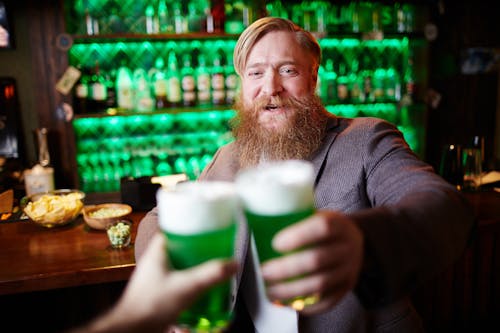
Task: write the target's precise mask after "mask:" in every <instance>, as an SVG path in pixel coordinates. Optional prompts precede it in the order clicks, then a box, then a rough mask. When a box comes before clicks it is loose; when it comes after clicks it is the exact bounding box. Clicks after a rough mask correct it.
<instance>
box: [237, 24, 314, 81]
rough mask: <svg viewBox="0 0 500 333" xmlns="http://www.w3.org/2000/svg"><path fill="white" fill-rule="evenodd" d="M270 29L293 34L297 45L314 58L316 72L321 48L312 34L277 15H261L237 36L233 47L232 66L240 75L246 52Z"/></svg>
mask: <svg viewBox="0 0 500 333" xmlns="http://www.w3.org/2000/svg"><path fill="white" fill-rule="evenodd" d="M272 31H288V32H293V33H294V34H295V38H296V39H297V42H298V43H299V45H300V46H301V47H302V48H304V49H305V50H307V51H308V52H309V53H310V54H311V55H312V58H313V59H314V63H313V64H312V70H313V73H317V71H318V68H319V64H320V63H321V48H320V46H319V44H318V41H317V40H316V38H314V36H313V35H312V34H311V33H310V32H308V31H306V30H304V29H302V28H301V27H299V26H298V25H296V24H295V23H293V22H292V21H290V20H287V19H283V18H279V17H263V18H261V19H258V20H256V21H255V22H253V23H252V24H251V25H250V26H248V28H246V29H245V31H243V32H242V34H241V35H240V37H239V38H238V42H237V43H236V46H235V48H234V68H235V70H236V73H238V74H239V75H240V76H241V75H242V73H243V70H244V68H245V66H246V62H247V58H248V54H249V53H250V51H251V50H252V48H253V47H254V45H255V44H256V43H257V42H258V41H259V40H260V39H261V38H262V37H264V36H265V35H266V34H268V33H269V32H272Z"/></svg>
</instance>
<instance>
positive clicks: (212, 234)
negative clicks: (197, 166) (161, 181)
mask: <svg viewBox="0 0 500 333" xmlns="http://www.w3.org/2000/svg"><path fill="white" fill-rule="evenodd" d="M157 202H158V214H159V225H160V229H161V230H162V232H163V234H164V235H165V236H166V237H167V246H166V247H167V249H166V250H167V254H168V258H169V263H170V265H171V266H172V267H173V268H174V269H185V268H189V267H192V266H195V265H198V264H200V263H202V262H204V261H207V260H210V259H214V258H219V259H225V258H231V257H233V253H234V241H235V236H236V216H237V212H238V202H239V199H238V196H237V194H236V191H235V189H234V185H233V184H232V183H229V182H216V181H212V182H210V181H206V182H194V181H189V182H183V183H179V184H177V185H176V187H175V188H174V189H173V190H167V189H164V188H160V189H159V190H158V192H157ZM230 285H231V282H230V281H228V282H224V283H221V284H218V285H216V286H214V287H212V288H211V289H210V290H209V291H207V292H206V293H204V294H203V295H201V296H200V298H198V300H197V301H196V302H195V303H194V304H193V305H192V306H191V307H190V308H189V309H187V310H185V311H183V312H182V313H181V314H180V316H179V320H178V325H179V326H180V327H181V328H183V329H187V330H188V331H190V332H222V331H223V330H224V328H226V327H227V326H228V325H229V323H230V321H231V319H232V315H231V311H230V304H231V295H230Z"/></svg>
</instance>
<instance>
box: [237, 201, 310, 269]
mask: <svg viewBox="0 0 500 333" xmlns="http://www.w3.org/2000/svg"><path fill="white" fill-rule="evenodd" d="M313 213H314V209H313V208H309V209H306V210H304V211H300V212H293V213H290V214H283V215H275V216H269V215H260V214H255V213H252V212H251V211H248V210H246V211H245V216H246V218H247V222H248V224H249V226H250V228H251V230H252V232H253V234H254V237H255V239H257V238H258V239H259V241H258V242H257V241H256V246H257V251H258V253H259V260H260V261H261V262H264V261H266V260H269V259H272V258H276V257H279V256H281V253H278V252H276V251H274V249H273V247H272V245H271V243H272V239H273V237H274V236H275V235H276V234H277V233H278V231H280V230H281V229H283V228H285V227H287V226H289V225H290V224H292V223H294V222H297V221H300V220H302V219H304V218H306V217H308V216H310V215H312V214H313Z"/></svg>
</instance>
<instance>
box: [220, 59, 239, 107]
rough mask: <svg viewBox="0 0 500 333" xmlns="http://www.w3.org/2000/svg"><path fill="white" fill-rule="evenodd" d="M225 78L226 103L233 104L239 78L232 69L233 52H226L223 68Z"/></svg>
mask: <svg viewBox="0 0 500 333" xmlns="http://www.w3.org/2000/svg"><path fill="white" fill-rule="evenodd" d="M224 72H225V76H226V80H225V85H226V104H227V105H233V104H234V102H235V100H236V94H237V93H238V86H239V78H238V75H237V74H236V71H235V69H234V62H233V53H232V52H228V56H227V63H226V66H225V68H224Z"/></svg>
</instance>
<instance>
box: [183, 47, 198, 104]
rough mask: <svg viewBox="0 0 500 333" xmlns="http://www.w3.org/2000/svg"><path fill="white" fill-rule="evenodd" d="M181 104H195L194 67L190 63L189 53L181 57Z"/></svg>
mask: <svg viewBox="0 0 500 333" xmlns="http://www.w3.org/2000/svg"><path fill="white" fill-rule="evenodd" d="M181 87H182V104H183V105H184V106H194V105H196V81H195V78H194V69H193V66H192V65H191V54H189V53H185V54H184V55H183V57H182V69H181Z"/></svg>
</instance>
